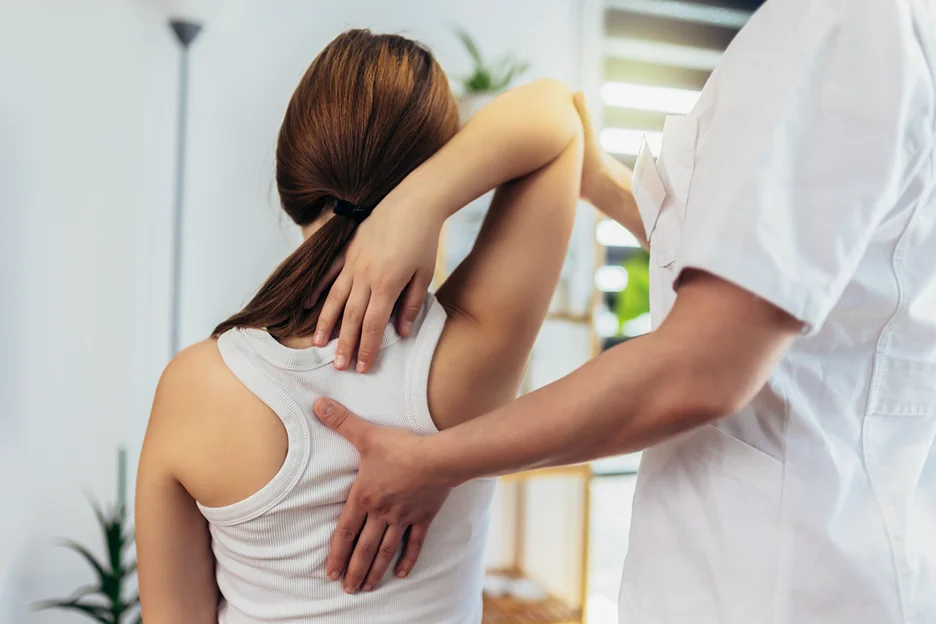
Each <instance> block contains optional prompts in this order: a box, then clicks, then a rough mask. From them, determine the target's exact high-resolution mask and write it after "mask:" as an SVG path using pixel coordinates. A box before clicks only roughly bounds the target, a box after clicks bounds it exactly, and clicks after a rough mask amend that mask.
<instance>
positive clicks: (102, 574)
mask: <svg viewBox="0 0 936 624" xmlns="http://www.w3.org/2000/svg"><path fill="white" fill-rule="evenodd" d="M62 546H64V547H65V548H71V549H72V550H74V551H75V552H77V553H78V554H79V555H81V556H82V557H84V558H85V561H87V562H88V563H89V564H90V565H91V567H92V568H94V571H95V572H96V573H97V575H98V581H99V582H100V586H101V589H102V590H103V588H104V586H105V585H106V584H107V582H108V579H109V578H110V574H109V573H108V572H106V571H105V570H104V566H102V565H101V564H100V563H99V562H98V560H97V559H96V558H95V557H94V555H92V554H91V553H90V552H88V549H87V548H85V547H84V546H82V545H81V544H79V543H78V542H76V541H74V540H66V541H64V542H62Z"/></svg>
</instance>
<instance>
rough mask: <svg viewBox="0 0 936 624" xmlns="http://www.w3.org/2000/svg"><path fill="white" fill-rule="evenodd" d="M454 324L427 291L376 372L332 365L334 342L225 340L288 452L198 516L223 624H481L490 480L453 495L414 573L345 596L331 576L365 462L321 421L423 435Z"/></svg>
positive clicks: (227, 357)
mask: <svg viewBox="0 0 936 624" xmlns="http://www.w3.org/2000/svg"><path fill="white" fill-rule="evenodd" d="M445 321H446V314H445V310H444V309H443V308H442V306H441V305H440V304H439V303H438V301H436V300H435V298H434V297H432V296H431V295H430V296H429V297H428V299H427V301H426V305H425V306H424V308H423V311H422V314H421V315H420V318H419V319H418V320H417V322H416V323H415V324H414V330H413V334H412V335H411V336H410V337H409V338H401V337H400V336H399V335H398V334H397V333H396V331H395V330H394V329H393V327H388V328H387V330H386V331H385V332H384V336H383V341H382V343H381V346H380V354H379V356H378V358H377V362H376V364H375V366H374V367H373V368H372V370H371V372H368V373H367V374H366V375H361V374H358V373H355V372H353V371H350V370H347V371H339V370H336V369H335V367H334V366H333V365H332V360H333V358H334V353H335V347H336V344H337V341H332V343H331V344H329V345H328V346H326V347H322V348H315V347H313V348H309V349H291V348H288V347H285V346H283V345H281V344H280V343H278V342H277V341H276V340H274V339H273V338H272V337H271V336H270V335H269V334H268V333H266V332H264V331H259V330H253V329H235V330H231V331H228V332H226V333H225V334H223V335H222V336H221V337H220V338H219V339H218V348H219V350H220V351H221V355H222V357H223V358H224V362H225V363H226V364H227V366H228V367H229V368H230V369H231V371H232V372H233V373H234V374H235V375H236V376H237V377H238V378H239V379H240V380H241V382H243V383H244V385H245V386H246V387H247V388H248V389H250V391H251V392H253V393H254V394H255V395H256V396H257V397H259V398H260V399H261V400H262V401H263V402H264V403H266V404H267V405H268V406H269V407H270V408H271V409H272V410H273V411H274V412H276V415H277V416H279V418H280V419H281V420H282V421H283V424H284V426H285V428H286V433H287V436H288V439H289V449H288V451H287V453H286V459H285V462H284V463H283V466H282V468H281V469H280V471H279V472H278V473H277V474H276V476H275V477H273V479H272V480H271V481H270V482H269V483H268V484H267V485H266V486H264V487H263V488H262V489H261V490H260V491H259V492H257V493H255V494H254V495H252V496H250V497H249V498H247V499H245V500H242V501H240V502H237V503H234V504H233V505H229V506H226V507H203V506H201V505H199V509H200V510H201V512H202V513H203V514H204V516H205V518H206V519H207V520H208V523H209V525H210V530H211V537H212V549H213V551H214V555H215V559H216V560H217V568H216V575H217V580H218V587H219V588H220V590H221V593H222V594H223V600H222V603H221V606H220V611H219V622H220V623H221V624H248V623H249V624H253V623H259V622H263V623H276V624H312V623H323V624H324V623H326V622H327V623H329V624H401V623H409V622H413V623H418V624H478V622H480V621H481V589H482V583H483V575H484V573H483V565H484V542H485V538H486V534H487V526H488V507H489V505H490V502H491V498H492V496H493V491H494V483H493V481H492V480H490V479H487V480H478V481H472V482H469V483H467V484H465V485H462V486H461V487H458V488H456V489H455V490H454V491H453V492H452V494H451V496H450V497H449V499H448V500H447V501H446V503H445V505H444V506H443V508H442V510H441V512H440V513H439V515H438V516H437V517H436V519H435V521H434V522H433V524H432V526H431V528H430V530H429V534H428V535H427V537H426V541H425V544H424V546H423V551H422V555H421V557H420V559H419V562H418V563H417V565H416V567H415V568H414V569H413V571H412V572H411V573H410V575H409V577H408V578H406V579H403V580H400V579H397V578H396V577H395V576H393V574H392V569H391V571H390V572H388V574H387V575H386V576H385V578H384V580H383V581H382V582H381V583H380V584H379V585H378V587H377V588H376V589H375V590H374V591H372V592H357V593H356V594H354V595H350V596H349V595H347V594H345V593H344V591H342V588H341V584H340V582H336V581H332V580H329V579H328V578H327V577H326V576H325V557H326V555H327V553H328V545H329V541H330V540H331V535H332V531H333V530H334V528H335V526H336V524H337V521H338V516H339V514H340V513H341V509H342V506H343V505H344V502H345V500H346V499H347V496H348V492H349V491H350V489H351V484H352V483H353V482H354V477H355V474H356V473H357V468H358V463H359V456H358V453H357V451H356V450H355V449H354V447H353V446H352V445H351V444H350V443H348V442H347V441H345V440H344V439H343V438H342V437H341V436H339V435H338V434H336V433H334V432H333V431H331V430H329V429H328V428H326V427H325V426H324V425H322V424H321V423H320V422H319V421H318V420H317V419H316V418H315V415H314V414H313V411H312V404H313V402H314V401H315V399H317V398H318V397H321V396H328V397H330V398H333V399H335V400H337V401H339V402H341V403H342V404H344V405H345V406H347V407H348V408H349V409H350V410H351V411H353V412H354V413H356V414H358V415H359V416H361V417H362V418H364V419H366V420H368V421H370V422H372V423H375V424H378V425H384V426H390V427H405V428H407V429H410V430H412V431H414V432H416V433H418V434H421V435H425V434H430V433H434V432H436V431H437V429H436V427H435V425H434V424H433V422H432V419H431V418H430V416H429V407H428V403H427V399H426V386H427V381H428V377H429V365H430V363H431V361H432V355H433V352H434V351H435V347H436V344H437V342H438V340H439V335H440V334H441V332H442V328H443V326H444V324H445Z"/></svg>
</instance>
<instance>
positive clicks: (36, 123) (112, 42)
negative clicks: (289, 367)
mask: <svg viewBox="0 0 936 624" xmlns="http://www.w3.org/2000/svg"><path fill="white" fill-rule="evenodd" d="M578 4H579V0H512V1H510V2H503V1H502V0H448V1H445V2H439V1H437V0H396V1H394V2H387V1H383V0H341V1H339V0H334V1H331V2H326V1H324V0H317V1H316V0H277V2H275V3H271V2H256V1H252V0H232V1H231V2H229V3H227V5H226V6H225V7H224V8H223V10H222V12H221V13H220V14H219V15H218V16H217V19H215V20H214V21H213V22H212V23H211V24H209V25H208V28H206V30H205V32H204V34H203V35H202V36H201V38H200V39H199V40H197V41H196V43H195V45H194V47H193V50H192V74H191V75H192V89H191V108H190V117H189V119H190V144H189V160H188V168H187V174H188V179H189V186H188V190H187V194H186V211H187V212H186V221H185V231H186V237H185V244H184V260H185V269H184V272H183V318H182V321H183V324H182V339H183V342H184V343H190V342H194V341H196V340H198V339H201V338H202V337H204V336H205V335H207V333H208V332H209V331H210V329H211V328H212V326H213V325H214V324H215V323H216V322H217V321H219V320H220V319H222V318H223V317H225V316H226V315H227V314H229V313H231V312H232V311H234V310H235V309H236V308H237V307H238V306H239V305H240V304H241V303H242V302H243V301H244V300H245V298H246V297H247V296H248V295H249V294H250V292H251V290H252V289H253V288H255V287H256V286H257V285H258V284H259V282H260V281H261V280H262V278H263V277H264V276H266V275H267V274H268V273H269V271H270V269H271V268H272V267H273V266H274V265H275V263H276V262H277V261H278V260H279V259H281V258H282V257H283V256H284V255H285V254H286V253H287V252H288V251H289V250H290V249H291V247H292V245H293V244H294V243H295V241H296V238H295V232H293V231H292V228H289V227H286V226H285V224H284V222H283V220H282V219H281V218H280V216H279V213H278V208H277V203H276V200H275V198H274V197H273V194H272V193H271V187H272V181H273V168H272V166H273V148H274V144H275V137H276V132H277V129H278V125H279V122H280V120H281V116H282V113H283V111H284V109H285V105H286V102H287V99H288V97H289V95H290V93H291V92H292V90H293V88H294V87H295V84H296V82H297V81H298V79H299V77H300V76H301V74H302V73H303V71H304V70H305V68H306V67H307V65H308V64H309V62H310V61H311V60H312V58H313V57H314V56H315V54H316V53H317V52H318V51H319V50H320V49H321V47H322V46H324V45H325V44H326V43H327V42H328V41H329V40H330V39H331V38H332V37H333V36H334V35H336V34H337V33H338V32H340V31H341V30H343V29H345V28H348V27H352V26H355V27H360V26H366V27H370V28H372V29H374V30H378V31H394V32H400V33H402V34H405V35H408V36H412V37H416V38H419V39H421V40H423V41H424V42H426V43H427V44H429V45H430V46H431V47H432V48H433V49H434V50H435V52H436V54H437V56H438V57H439V59H440V61H441V62H442V64H443V67H445V68H446V69H447V70H448V71H449V72H450V73H451V74H458V73H461V72H463V71H465V70H466V68H467V66H468V62H467V59H466V57H465V56H464V54H463V52H462V50H461V49H460V47H459V45H458V44H457V42H456V40H455V39H454V37H453V35H452V33H451V26H452V25H454V24H460V25H462V26H464V27H467V28H468V29H469V30H471V31H472V32H473V33H475V35H476V36H477V38H478V39H479V41H480V44H481V47H482V49H483V50H484V51H485V52H486V53H488V54H490V55H492V56H493V55H497V54H501V53H504V52H507V51H516V52H517V53H518V54H519V55H520V56H522V57H524V58H526V59H528V60H530V61H531V62H532V64H533V68H532V71H531V72H530V74H529V78H534V77H539V76H544V75H550V76H555V77H558V78H560V79H563V80H566V81H569V82H570V83H572V84H576V83H577V82H578V68H579V66H580V59H579V57H578V51H579V37H580V35H579V31H578V28H579V22H580V20H579V17H578ZM156 5H157V3H156V2H155V0H151V1H147V0H82V1H81V2H74V0H28V1H27V0H0V216H2V220H0V261H2V267H3V269H4V270H3V271H2V272H0V280H2V281H0V292H2V293H3V294H2V295H0V297H2V303H3V304H2V305H0V314H3V317H2V318H0V332H2V334H0V340H2V344H4V347H5V348H4V349H3V350H0V358H2V359H0V372H2V374H0V384H3V385H0V457H2V459H3V462H2V465H0V472H3V473H4V475H5V476H6V475H8V474H10V473H11V472H12V474H14V475H15V477H16V479H15V481H16V483H17V484H18V485H19V488H18V489H19V490H20V492H21V494H20V497H21V498H22V499H23V501H24V502H23V503H22V504H21V505H19V506H18V507H16V506H14V505H10V509H6V508H5V509H4V510H3V513H2V514H0V523H2V524H0V596H4V597H5V598H4V600H9V599H8V598H6V596H8V594H5V593H4V591H5V589H4V581H3V580H2V579H3V578H4V577H5V575H6V572H7V570H8V569H9V565H8V562H7V561H4V558H6V559H10V558H11V557H9V556H6V555H4V554H3V553H5V552H7V550H6V549H5V547H9V546H11V544H12V545H15V546H16V548H15V550H16V551H17V552H18V553H19V554H18V556H17V559H18V561H20V562H21V569H22V576H23V579H22V580H24V582H25V593H24V594H23V595H22V599H21V604H20V605H19V606H18V607H17V608H22V606H23V604H25V603H26V602H30V601H33V600H36V599H40V598H47V597H54V596H59V595H65V594H67V593H68V592H70V591H72V590H73V589H74V588H76V587H77V586H78V585H80V584H82V583H84V582H86V581H87V580H88V578H89V577H88V570H87V568H86V567H85V565H84V564H83V563H82V562H81V561H80V560H79V559H78V558H77V557H75V556H74V555H72V554H70V553H68V552H67V551H63V550H61V549H57V548H54V547H53V546H52V544H53V543H54V539H55V538H56V537H59V536H67V537H69V538H75V539H78V540H79V541H81V542H85V543H88V544H89V545H95V546H96V545H97V544H99V541H98V540H99V535H98V533H97V530H96V527H95V525H94V522H93V519H92V514H91V513H90V509H89V507H88V505H87V502H86V500H85V498H84V493H83V492H84V491H85V490H87V491H90V492H92V493H93V494H94V495H96V496H98V497H99V498H102V499H104V500H111V499H113V496H114V494H113V490H114V483H115V476H114V467H115V462H116V449H117V447H118V446H119V445H120V444H126V445H128V447H129V449H130V455H131V458H132V457H133V456H134V455H135V453H136V452H137V451H138V449H139V443H140V441H141V439H142V434H143V430H144V427H145V421H146V414H147V411H148V405H149V402H150V400H151V397H152V392H153V388H154V387H155V383H156V379H157V377H158V374H159V371H160V370H161V368H162V367H163V366H164V364H165V361H166V359H167V357H168V347H167V344H166V343H167V340H168V332H167V325H168V303H169V302H168V293H169V273H168V268H169V240H170V221H169V218H170V217H169V215H170V207H171V202H172V158H173V146H174V127H173V124H174V120H175V98H176V95H177V93H176V85H175V80H176V73H175V72H176V61H177V56H176V48H175V43H174V40H173V38H172V36H171V34H170V33H169V31H168V29H167V28H166V26H165V24H164V23H163V21H162V16H161V14H160V13H159V11H158V9H157V8H156ZM11 269H12V270H11ZM11 302H12V303H13V305H8V304H9V303H11ZM14 450H17V451H18V452H16V453H14V452H13V451H14ZM14 461H17V462H21V465H18V467H17V468H16V469H11V470H3V469H4V468H8V466H9V465H10V463H11V462H14ZM134 463H135V462H133V461H132V460H131V468H132V467H133V464H134ZM14 470H15V472H14ZM0 486H2V487H3V491H4V494H6V493H8V492H10V491H11V490H12V489H13V487H12V484H11V483H6V482H3V481H0ZM27 497H28V499H27ZM9 500H10V499H5V501H9ZM5 507H6V505H5ZM14 507H16V508H17V509H18V513H14V512H11V511H10V510H11V509H13V508H14ZM13 517H21V518H23V522H22V524H21V526H20V527H19V528H18V529H16V530H15V531H14V530H13V528H12V520H11V518H13ZM9 550H11V551H12V550H14V549H12V548H9ZM7 586H12V585H7ZM14 593H18V592H14ZM9 606H10V605H9V604H7V605H0V623H2V624H6V622H3V621H2V618H3V617H4V616H5V615H6V614H7V611H5V610H4V607H9ZM32 618H33V619H31V620H30V621H34V622H39V623H42V622H50V623H52V622H67V621H72V620H73V619H74V616H68V615H63V614H57V613H43V614H38V615H35V616H32ZM15 621H16V622H17V624H19V622H20V619H19V618H17V619H16V620H15Z"/></svg>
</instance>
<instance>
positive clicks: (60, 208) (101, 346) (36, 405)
mask: <svg viewBox="0 0 936 624" xmlns="http://www.w3.org/2000/svg"><path fill="white" fill-rule="evenodd" d="M172 61H173V55H172V47H171V40H170V39H169V35H168V34H167V32H166V29H165V28H164V27H163V25H162V24H161V23H160V19H159V17H158V15H157V14H156V12H155V11H154V10H153V9H152V8H151V7H150V6H148V5H146V4H144V3H134V2H128V1H127V0H83V1H82V2H81V3H76V2H72V1H70V0H37V1H30V2H25V1H17V0H0V165H2V169H0V210H2V214H3V220H4V227H3V232H4V235H5V236H9V237H10V238H11V239H13V241H15V242H17V243H18V245H17V246H16V247H13V246H11V247H7V246H6V245H4V257H3V261H4V273H5V274H7V275H8V279H9V283H8V282H7V278H5V281H4V284H3V295H2V297H3V305H2V306H0V308H2V309H4V311H5V313H8V314H12V315H13V316H15V318H14V320H13V321H12V322H8V320H7V319H6V318H4V319H3V323H2V326H3V331H5V332H9V333H10V334H11V336H12V343H8V342H6V340H4V349H3V354H2V356H0V357H3V358H4V360H3V371H4V374H3V377H4V378H5V379H4V381H7V382H9V383H10V388H9V389H8V388H4V391H3V392H2V393H0V395H2V396H3V397H4V404H3V410H4V412H3V413H2V415H0V419H3V420H5V421H6V423H5V425H4V429H3V433H6V431H7V430H8V429H7V428H9V430H10V431H13V432H14V433H13V434H12V436H11V438H10V440H13V441H14V442H13V444H11V446H14V445H15V449H14V450H16V451H17V453H16V457H12V458H11V453H8V452H7V451H8V450H10V449H0V450H2V451H3V452H4V459H5V460H6V461H7V462H11V461H17V462H21V465H19V466H18V468H17V470H16V472H15V473H14V474H13V475H12V479H13V480H15V485H16V486H18V488H17V489H18V490H19V495H20V497H21V499H22V500H24V501H25V502H24V503H22V504H20V505H13V504H10V509H7V508H6V505H7V503H8V502H10V499H7V498H4V510H3V514H2V518H3V519H2V520H0V522H3V527H2V528H3V529H4V530H3V531H0V541H3V542H6V544H5V546H6V547H7V552H12V551H17V552H18V554H17V555H16V556H15V557H16V559H17V560H18V561H19V562H20V566H21V567H20V568H18V572H17V574H22V576H23V577H25V578H23V579H22V581H23V582H24V588H25V593H22V592H11V593H10V594H3V593H2V590H0V595H4V596H5V600H6V601H7V604H6V605H4V609H5V610H0V617H3V616H4V615H7V614H8V613H9V612H10V609H12V608H14V606H13V605H10V604H9V601H11V600H18V601H19V602H20V604H19V605H16V606H15V609H17V610H22V609H23V607H24V606H25V603H28V602H31V601H33V600H35V599H39V598H49V597H57V596H60V595H61V596H64V595H67V594H68V593H70V592H71V591H73V590H74V589H75V588H76V587H78V586H79V585H80V584H83V583H85V582H87V581H88V580H90V576H89V570H88V568H87V567H86V566H85V564H84V563H83V562H82V561H80V559H79V558H78V557H77V556H75V555H73V554H70V553H68V552H67V551H63V550H61V549H57V548H54V547H53V546H52V544H53V543H54V539H55V538H57V537H60V536H67V537H70V538H75V539H78V540H79V541H82V542H85V543H88V544H89V545H92V546H93V547H95V549H96V550H97V549H98V548H100V544H101V542H100V539H101V538H100V535H99V534H98V532H97V530H96V526H95V524H94V521H93V516H92V513H91V511H90V508H89V506H88V503H87V501H86V500H85V497H84V492H85V491H88V492H90V493H92V494H93V495H95V496H98V497H100V498H103V499H106V500H112V499H113V497H114V494H113V491H114V483H115V480H116V478H115V476H114V474H115V470H114V469H115V462H116V449H117V447H118V445H119V444H121V443H123V442H125V441H126V440H127V438H128V425H129V423H130V422H132V421H134V420H137V421H138V420H141V419H143V418H144V414H145V412H142V411H141V410H140V409H139V401H136V402H135V401H134V396H133V392H134V387H135V382H134V380H135V378H136V376H138V375H139V373H140V370H139V364H140V361H141V360H140V359H139V358H140V357H148V359H150V360H154V363H153V365H152V367H151V368H153V369H155V368H156V367H158V366H159V364H160V363H161V362H162V361H163V360H164V358H165V353H164V352H159V353H150V354H148V356H147V354H146V353H144V352H143V351H138V352H135V351H134V348H133V345H134V343H135V342H136V341H135V340H134V338H133V336H134V335H135V334H137V333H139V332H140V331H142V328H141V327H140V325H139V322H140V320H141V319H140V318H139V315H138V314H137V305H138V302H137V301H135V299H134V297H133V292H134V290H135V289H136V288H137V285H138V284H141V283H143V282H146V281H148V280H149V279H150V278H151V277H152V275H150V274H149V273H147V272H145V271H140V270H138V269H139V267H140V266H141V265H142V264H144V263H143V261H142V260H141V259H140V258H139V256H138V251H139V250H140V249H145V246H143V245H142V243H143V242H144V241H143V238H142V237H141V230H140V227H141V225H142V221H141V215H144V214H147V213H149V212H154V211H155V212H158V211H161V210H163V206H164V205H167V202H168V197H169V190H168V188H169V187H168V185H169V178H168V177H167V176H166V175H165V173H167V171H168V169H167V168H166V167H163V166H162V165H161V164H160V163H162V162H163V161H165V160H166V159H167V158H168V157H169V154H170V153H171V152H170V151H169V149H168V148H170V147H171V144H170V143H168V141H167V140H162V141H159V142H158V145H156V146H155V147H156V149H155V150H153V153H152V154H148V153H147V152H146V148H147V147H148V146H147V144H146V138H147V136H148V133H149V130H148V128H147V126H146V124H147V123H148V122H147V119H148V118H147V116H146V111H147V110H148V109H149V108H150V107H153V108H155V109H161V108H167V109H169V110H171V102H172V97H173V93H172V91H171V86H172V82H171V75H172V74H171V70H172V67H173V64H172ZM154 87H155V91H157V92H158V97H157V98H155V99H154V100H153V101H147V97H148V96H149V95H152V93H151V90H153V88H154ZM152 119H156V117H152ZM164 120H165V121H166V122H167V123H169V122H170V118H169V117H164ZM161 132H165V130H162V131H161ZM150 147H153V146H150ZM9 221H12V222H14V223H13V224H12V225H11V226H10V227H9V229H7V222H9ZM163 230H164V231H163ZM163 230H160V229H159V228H154V229H151V230H150V232H149V233H148V234H147V236H151V237H153V239H154V240H160V239H165V236H164V235H165V234H168V230H167V229H165V228H163ZM7 256H9V257H7ZM13 273H15V275H12V277H9V276H10V275H11V274H13ZM147 287H159V284H158V282H157V283H154V284H149V283H148V284H147ZM11 304H12V305H11ZM146 331H153V332H164V331H165V330H164V328H160V327H158V325H156V326H154V327H153V328H146ZM11 344H12V347H13V348H12V349H11V348H8V347H10V346H11ZM9 371H13V373H14V374H15V375H16V377H15V378H6V374H7V372H9ZM8 390H9V392H8ZM8 410H9V411H8ZM4 476H6V477H10V476H11V475H4ZM5 485H6V487H5V488H4V496H6V494H7V493H8V492H9V491H10V489H12V485H14V484H5ZM27 497H28V498H27ZM17 518H19V519H20V520H16V519H17ZM14 523H16V524H14ZM0 550H2V549H0ZM9 558H13V555H10V556H9ZM0 572H2V573H0V577H3V576H5V573H6V570H3V571H0ZM10 617H13V616H10ZM74 618H75V616H65V615H61V614H52V613H49V614H41V615H36V616H35V617H34V619H33V620H32V621H35V622H56V621H72V620H73V619H74ZM15 621H16V622H17V624H19V623H20V622H22V621H23V620H22V619H19V618H18V619H16V620H15Z"/></svg>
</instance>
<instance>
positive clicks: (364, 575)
mask: <svg viewBox="0 0 936 624" xmlns="http://www.w3.org/2000/svg"><path fill="white" fill-rule="evenodd" d="M315 415H316V416H317V417H318V419H319V420H320V421H321V422H322V423H323V424H324V425H326V426H327V427H329V428H330V429H332V430H333V431H335V432H337V433H338V434H339V435H341V436H342V437H343V438H345V439H346V440H348V442H350V443H351V444H353V445H354V446H355V448H357V450H358V452H359V453H360V455H361V464H360V467H359V468H358V474H357V478H356V479H355V480H354V485H353V486H352V487H351V492H350V493H349V495H348V501H347V502H346V503H345V506H344V509H343V510H342V512H341V517H340V518H338V526H337V527H336V528H335V532H334V534H333V535H332V541H331V546H330V547H329V552H328V559H327V561H326V573H327V574H328V577H329V578H330V579H332V580H333V581H337V580H339V579H342V577H343V580H342V587H343V588H344V590H345V591H346V592H347V593H354V592H355V591H357V590H358V589H362V590H363V591H370V590H372V589H373V588H374V587H375V586H376V585H377V583H378V582H379V581H380V579H381V578H383V576H384V574H385V573H386V571H387V570H388V569H389V567H390V564H391V563H392V562H393V559H394V557H396V554H397V553H398V552H399V550H400V545H401V544H403V547H404V548H403V555H402V556H401V557H400V560H399V561H398V562H397V565H396V568H395V570H394V572H395V574H396V576H397V577H399V578H404V577H405V576H407V575H408V574H409V573H410V571H412V569H413V566H414V565H415V564H416V560H417V559H418V558H419V553H420V551H421V549H422V545H423V541H424V540H425V538H426V533H427V531H428V530H429V524H430V523H431V522H432V520H433V519H434V518H435V516H436V514H438V513H439V509H440V508H441V507H442V503H444V502H445V499H446V498H447V497H448V495H449V493H450V492H451V488H449V487H447V486H445V485H443V484H440V483H435V482H434V481H433V479H434V472H433V470H432V467H431V466H425V465H423V463H424V462H423V458H424V457H425V455H426V454H425V453H424V452H422V445H423V443H424V442H425V441H426V438H422V437H420V436H418V435H416V434H414V433H412V432H410V431H407V430H404V429H391V428H388V427H379V426H377V425H373V424H370V423H368V422H367V421H364V420H362V419H361V418H359V417H358V416H355V415H354V414H352V413H351V412H349V411H348V410H347V408H345V407H344V406H342V405H340V404H339V403H336V402H334V401H332V400H330V399H318V400H317V401H316V402H315Z"/></svg>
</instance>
